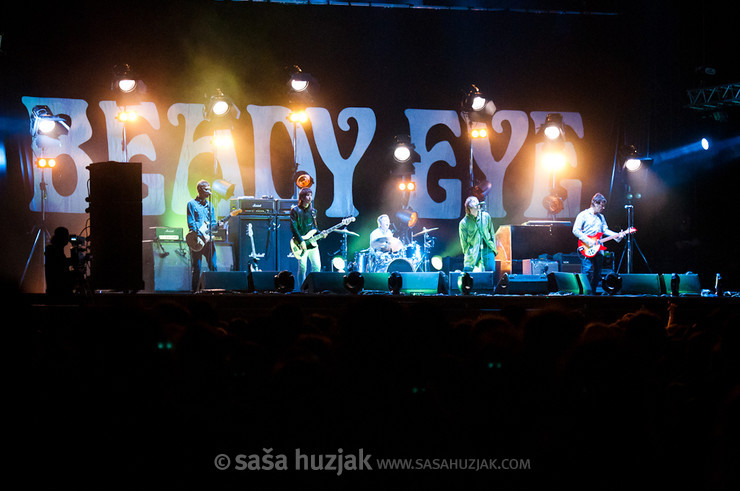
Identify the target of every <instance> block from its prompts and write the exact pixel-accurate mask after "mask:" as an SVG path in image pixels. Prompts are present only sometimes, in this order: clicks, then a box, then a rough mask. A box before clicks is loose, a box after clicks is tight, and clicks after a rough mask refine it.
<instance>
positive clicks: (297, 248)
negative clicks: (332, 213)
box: [290, 217, 355, 260]
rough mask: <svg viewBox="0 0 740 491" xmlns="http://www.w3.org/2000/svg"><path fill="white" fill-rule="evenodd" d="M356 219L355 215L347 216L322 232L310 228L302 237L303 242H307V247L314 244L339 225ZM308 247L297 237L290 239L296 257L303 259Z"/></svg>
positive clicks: (341, 225)
mask: <svg viewBox="0 0 740 491" xmlns="http://www.w3.org/2000/svg"><path fill="white" fill-rule="evenodd" d="M354 221H355V217H349V218H345V219H344V220H342V221H341V222H340V223H337V224H336V225H334V226H333V227H331V228H328V229H326V230H322V231H321V232H319V231H318V230H316V229H313V230H309V232H308V233H307V234H306V235H303V236H302V237H301V239H303V242H305V244H306V248H307V247H308V246H310V245H313V244H315V243H316V242H318V241H319V240H321V239H323V238H325V237H326V236H327V235H329V234H330V233H332V232H333V231H335V230H336V229H338V228H339V227H346V226H347V225H348V224H350V223H352V222H354ZM306 248H304V247H301V242H298V241H296V239H295V237H293V238H292V239H290V250H291V251H292V252H293V256H295V258H296V259H298V260H301V259H302V258H303V256H304V255H305V254H306Z"/></svg>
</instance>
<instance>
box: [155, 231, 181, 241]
mask: <svg viewBox="0 0 740 491" xmlns="http://www.w3.org/2000/svg"><path fill="white" fill-rule="evenodd" d="M154 236H155V237H157V240H158V241H160V242H179V241H181V240H182V228H181V227H154Z"/></svg>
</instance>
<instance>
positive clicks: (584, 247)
mask: <svg viewBox="0 0 740 491" xmlns="http://www.w3.org/2000/svg"><path fill="white" fill-rule="evenodd" d="M635 232H637V229H636V228H635V227H632V228H629V229H627V230H624V231H623V232H620V234H623V235H626V234H634V233H635ZM603 235H604V234H602V233H601V232H599V233H598V234H596V235H589V236H588V238H589V239H592V240H594V241H596V242H595V243H594V245H592V246H589V245H588V244H586V243H585V242H583V241H582V240H579V241H578V252H580V253H581V254H583V255H584V256H586V257H594V256H595V255H596V254H598V253H599V251H604V250H606V247H605V246H604V242H607V241H610V240H612V239H616V238H618V237H619V235H612V236H609V237H605V238H603V239H602V238H601V237H602V236H603Z"/></svg>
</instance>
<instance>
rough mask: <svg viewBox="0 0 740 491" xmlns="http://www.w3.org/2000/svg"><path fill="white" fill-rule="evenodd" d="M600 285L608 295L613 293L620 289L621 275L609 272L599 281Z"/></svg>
mask: <svg viewBox="0 0 740 491" xmlns="http://www.w3.org/2000/svg"><path fill="white" fill-rule="evenodd" d="M601 287H602V288H603V289H604V291H605V292H606V293H607V294H608V295H614V294H615V293H617V292H618V291H619V290H621V289H622V277H621V276H619V275H617V274H615V273H609V274H607V275H606V276H605V277H604V279H603V280H602V281H601Z"/></svg>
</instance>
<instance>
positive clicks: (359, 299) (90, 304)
mask: <svg viewBox="0 0 740 491" xmlns="http://www.w3.org/2000/svg"><path fill="white" fill-rule="evenodd" d="M24 299H25V301H26V305H27V306H28V307H29V308H30V310H31V312H32V313H33V317H34V318H35V319H36V320H37V321H39V322H53V321H54V320H55V319H56V318H59V316H65V317H67V316H74V315H75V314H76V313H77V312H80V313H81V312H84V311H86V310H92V311H96V312H101V313H102V314H103V315H105V316H106V317H107V316H113V315H116V313H117V312H121V313H125V312H130V311H132V310H134V309H138V310H141V309H143V310H150V309H153V308H156V307H158V306H161V305H165V304H173V305H178V306H181V307H183V308H185V309H198V310H199V311H203V309H206V310H207V311H209V312H212V313H213V315H214V316H215V317H216V318H215V319H214V320H219V321H227V322H228V321H231V320H232V319H235V318H240V317H242V318H250V317H254V316H261V315H266V314H270V313H271V312H274V311H276V310H279V309H291V310H292V311H294V312H295V311H299V312H301V313H302V314H303V315H313V314H319V315H336V314H344V313H349V314H351V312H352V310H353V309H358V310H362V308H363V307H366V306H367V305H372V304H373V302H375V303H380V304H381V305H382V302H393V303H395V304H398V305H401V306H405V307H407V308H409V309H410V310H413V311H417V312H418V311H425V310H433V311H435V312H437V314H438V315H441V316H443V317H444V318H446V319H447V320H448V321H450V322H455V321H459V320H462V319H471V318H476V317H478V316H480V315H481V314H486V313H506V314H510V313H513V312H518V313H529V312H536V311H541V310H545V309H562V310H566V311H572V312H580V313H582V314H583V316H584V319H585V320H586V321H588V322H591V321H601V322H607V323H609V322H614V321H616V320H617V319H619V318H620V317H621V316H623V315H624V314H627V313H630V312H635V311H638V310H640V309H645V310H648V311H651V312H654V313H656V314H658V315H661V316H664V317H665V318H666V320H667V316H668V310H669V305H670V304H676V305H677V306H678V307H679V309H680V311H681V314H682V318H683V319H685V322H690V323H694V322H696V321H698V320H700V319H702V318H704V317H706V316H707V315H710V314H712V313H713V312H716V311H718V310H720V309H721V310H722V311H723V312H727V311H735V310H736V309H737V310H738V311H740V297H729V296H725V297H716V296H715V297H702V296H699V295H687V296H675V297H674V296H666V295H563V294H547V295H501V294H470V295H449V294H436V295H423V294H404V293H401V294H396V295H394V294H392V293H390V292H388V293H377V292H372V293H371V292H362V293H360V294H349V293H331V292H326V293H299V292H291V293H230V292H198V293H141V292H139V293H119V292H105V293H95V294H90V295H84V296H82V295H81V296H73V297H68V298H54V297H50V296H48V295H45V294H25V295H24Z"/></svg>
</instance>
